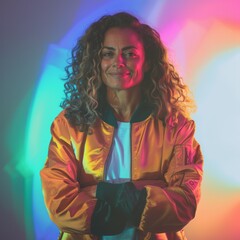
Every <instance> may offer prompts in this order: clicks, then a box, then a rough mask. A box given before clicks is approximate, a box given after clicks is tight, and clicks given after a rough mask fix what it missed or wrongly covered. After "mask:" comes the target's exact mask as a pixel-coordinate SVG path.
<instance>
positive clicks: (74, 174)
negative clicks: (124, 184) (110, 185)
mask: <svg viewBox="0 0 240 240" xmlns="http://www.w3.org/2000/svg"><path fill="white" fill-rule="evenodd" d="M64 114H65V112H64V111H62V112H61V113H60V114H59V115H58V116H57V117H56V119H55V120H54V122H53V124H52V127H51V133H52V139H51V142H50V145H49V153H48V158H47V161H46V163H45V166H44V168H43V169H42V170H41V173H40V174H41V179H42V188H43V194H44V200H45V204H46V207H47V209H48V212H49V215H50V218H51V219H52V221H53V222H54V223H55V224H56V225H57V226H58V228H59V229H60V230H61V232H62V234H61V238H60V239H64V240H73V239H74V240H90V239H98V237H97V236H94V235H92V234H91V232H90V222H91V217H92V213H93V211H94V207H95V204H96V202H97V199H96V196H95V193H96V185H97V183H98V182H99V181H104V177H105V172H104V170H105V167H104V166H105V164H106V160H107V158H108V154H109V151H110V148H111V145H112V140H113V136H114V129H115V127H117V123H116V119H115V118H114V117H113V114H112V112H111V110H108V111H106V112H105V114H103V116H102V119H98V120H97V122H96V124H95V125H94V127H92V129H91V133H90V134H86V133H83V132H80V131H79V130H78V129H77V128H76V127H73V126H71V125H70V124H69V123H68V121H67V119H66V118H65V116H64ZM194 132H195V125H194V121H193V120H187V119H186V118H184V117H183V116H181V115H179V117H178V119H176V121H172V120H171V118H169V119H168V120H167V121H166V123H165V124H164V123H163V121H161V120H160V119H157V118H156V117H154V116H153V115H151V114H150V112H149V110H146V109H145V110H144V109H140V110H139V111H137V112H136V113H135V114H134V116H133V118H132V119H131V180H132V182H133V183H134V184H135V185H136V187H137V188H138V189H142V188H143V187H145V188H146V190H147V200H146V206H145V208H144V211H143V214H142V217H141V221H140V224H139V226H138V229H139V235H140V239H160V240H161V239H168V240H173V239H174V240H175V239H186V238H185V236H184V232H183V230H182V228H183V227H184V226H185V225H186V224H187V223H188V222H189V221H190V220H191V219H193V218H194V216H195V211H196V207H197V203H198V201H199V198H200V185H201V180H202V165H203V157H202V154H201V150H200V146H199V144H198V142H197V141H196V140H195V138H194Z"/></svg>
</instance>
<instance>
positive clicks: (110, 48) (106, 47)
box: [102, 46, 137, 51]
mask: <svg viewBox="0 0 240 240" xmlns="http://www.w3.org/2000/svg"><path fill="white" fill-rule="evenodd" d="M132 48H134V49H137V48H136V47H135V46H127V47H124V48H123V49H122V50H123V51H126V50H128V49H132ZM102 49H108V50H112V51H115V50H116V49H115V48H114V47H108V46H103V48H102Z"/></svg>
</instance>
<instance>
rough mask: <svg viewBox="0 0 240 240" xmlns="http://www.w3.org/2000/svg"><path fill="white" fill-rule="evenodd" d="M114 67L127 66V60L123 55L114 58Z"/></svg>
mask: <svg viewBox="0 0 240 240" xmlns="http://www.w3.org/2000/svg"><path fill="white" fill-rule="evenodd" d="M113 65H114V66H115V67H123V66H125V59H124V57H123V56H122V54H117V55H116V57H115V58H114V63H113Z"/></svg>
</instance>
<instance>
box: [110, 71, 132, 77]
mask: <svg viewBox="0 0 240 240" xmlns="http://www.w3.org/2000/svg"><path fill="white" fill-rule="evenodd" d="M109 75H110V76H120V77H121V76H128V75H130V73H129V72H111V73H109Z"/></svg>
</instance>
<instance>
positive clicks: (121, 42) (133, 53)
mask: <svg viewBox="0 0 240 240" xmlns="http://www.w3.org/2000/svg"><path fill="white" fill-rule="evenodd" d="M145 71H146V63H145V54H144V47H143V43H142V41H141V39H140V38H139V36H138V34H137V33H135V32H134V31H133V30H131V29H129V28H110V29H109V30H108V31H107V32H106V33H105V36H104V41H103V48H102V51H101V76H102V80H103V82H104V84H105V85H106V86H107V88H110V89H115V90H125V89H129V88H132V87H134V86H136V85H139V84H140V83H141V81H142V80H143V76H144V72H145Z"/></svg>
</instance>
